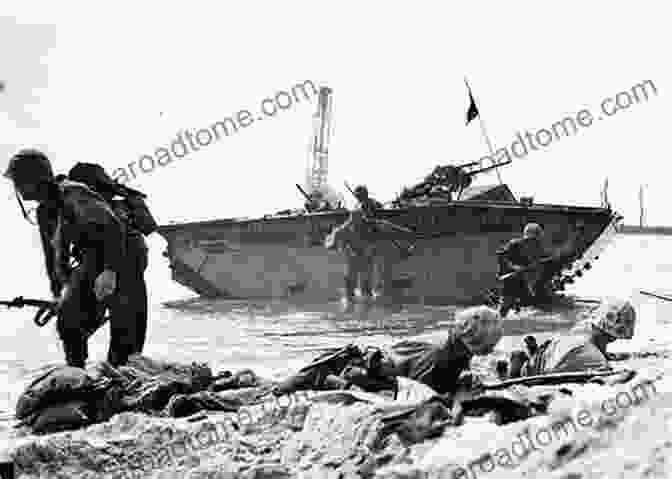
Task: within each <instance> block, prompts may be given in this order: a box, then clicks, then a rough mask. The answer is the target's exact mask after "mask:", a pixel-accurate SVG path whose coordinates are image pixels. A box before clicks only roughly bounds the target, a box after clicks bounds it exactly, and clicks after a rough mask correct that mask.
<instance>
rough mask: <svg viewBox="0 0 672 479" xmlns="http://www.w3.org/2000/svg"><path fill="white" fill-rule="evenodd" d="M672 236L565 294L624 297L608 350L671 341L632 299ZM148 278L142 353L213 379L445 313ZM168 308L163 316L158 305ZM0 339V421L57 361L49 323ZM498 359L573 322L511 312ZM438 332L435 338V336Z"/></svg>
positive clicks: (631, 243) (600, 268) (641, 240)
mask: <svg viewBox="0 0 672 479" xmlns="http://www.w3.org/2000/svg"><path fill="white" fill-rule="evenodd" d="M670 251H672V237H649V236H620V237H617V239H616V241H615V243H614V244H613V245H612V246H611V247H610V248H609V249H608V250H607V251H606V252H605V253H604V254H603V257H602V258H600V259H599V260H598V261H597V262H596V263H595V264H594V267H593V269H591V270H590V271H589V272H587V274H586V275H585V276H584V277H583V278H581V280H579V281H577V284H576V285H574V287H573V289H572V290H571V291H568V293H570V294H573V295H578V296H580V297H587V298H600V297H604V296H624V297H629V298H630V299H631V300H632V301H633V302H634V304H635V306H636V307H637V309H638V313H639V320H638V324H637V328H636V336H635V339H634V341H632V342H624V343H623V344H614V345H613V347H612V348H611V349H612V350H633V349H639V347H641V346H643V345H646V344H649V343H651V342H652V340H655V341H656V342H665V341H667V339H666V338H668V337H670V329H669V328H668V326H667V325H668V324H672V302H664V301H660V300H657V299H653V298H650V297H647V296H643V295H641V294H638V291H639V290H647V291H652V292H657V293H659V294H670V293H672V285H671V284H670V279H672V255H670ZM160 273H161V274H162V275H164V276H163V277H161V278H156V279H157V280H156V281H154V277H153V276H151V275H148V281H149V286H150V288H155V289H153V290H152V292H151V299H152V303H153V307H152V310H151V314H150V324H149V331H148V340H147V346H146V348H145V354H146V355H148V356H150V357H157V358H165V359H170V360H175V361H181V362H191V361H197V362H207V363H208V364H210V366H211V367H212V368H213V370H214V371H215V372H217V371H219V370H222V369H232V370H235V369H239V368H243V367H250V368H253V369H254V370H255V371H257V372H258V373H259V374H262V375H266V376H276V377H280V376H283V375H286V374H288V373H291V372H292V371H294V370H296V369H298V368H299V367H301V366H302V365H304V364H305V363H306V362H307V361H309V360H310V359H311V358H312V357H314V356H315V355H317V354H318V353H319V352H320V351H322V350H324V349H326V348H329V347H334V346H340V345H344V344H347V343H348V342H352V341H356V342H358V343H364V344H385V343H390V342H394V341H396V340H401V339H407V338H429V337H432V336H435V335H439V336H440V335H441V334H445V329H446V327H447V325H448V324H450V322H451V318H452V315H453V311H454V310H455V308H451V307H423V306H410V305H409V306H406V307H404V309H403V310H402V311H399V312H392V311H388V310H385V309H382V308H370V309H366V308H363V307H360V308H359V309H355V311H354V312H352V313H350V314H341V313H340V312H339V305H338V304H322V305H300V306H299V305H291V304H287V303H284V302H280V301H268V302H260V301H254V302H231V301H206V300H201V299H189V298H187V299H185V298H175V297H169V296H166V295H162V294H161V290H160V289H159V290H158V291H157V289H156V288H157V287H156V284H166V277H167V276H168V274H169V272H168V270H167V268H162V269H161V271H160ZM166 301H169V302H170V303H171V306H170V307H167V306H165V305H163V304H162V303H164V302H166ZM0 317H1V318H2V335H0V385H1V386H2V387H1V388H0V413H7V412H10V411H12V410H13V407H14V403H15V401H16V398H17V397H18V395H19V394H20V392H21V391H22V390H23V388H24V387H25V385H26V383H27V382H28V381H29V380H30V378H32V377H35V376H36V375H37V374H39V372H40V371H43V370H44V369H45V368H47V367H49V366H52V365H56V364H61V363H62V361H63V354H62V351H61V346H60V342H59V341H58V339H57V335H56V331H55V329H54V324H49V325H47V326H46V327H44V328H37V327H36V326H35V325H34V324H33V323H32V321H31V320H30V317H31V313H30V312H29V311H2V312H0ZM509 318H510V320H507V326H506V333H507V336H506V337H505V338H504V339H503V340H502V341H501V342H500V344H499V346H498V349H499V350H500V351H506V350H510V349H511V348H512V347H517V346H518V345H519V344H520V340H521V338H520V335H522V334H526V333H528V332H537V333H541V334H542V335H545V334H544V333H546V334H548V333H549V332H550V331H553V330H566V329H567V328H569V327H570V326H571V324H572V323H573V320H575V319H576V318H575V317H572V315H571V314H565V313H562V312H557V311H556V312H554V313H543V312H539V311H528V310H525V311H523V312H521V314H520V315H516V314H514V313H512V314H511V315H510V316H509ZM442 331H443V332H442ZM108 337H109V336H108V328H107V327H104V328H102V329H101V330H100V331H99V332H98V333H96V335H94V337H93V338H92V340H91V342H90V351H89V356H90V359H92V360H101V359H104V357H105V355H106V350H107V342H108Z"/></svg>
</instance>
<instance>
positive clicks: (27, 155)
mask: <svg viewBox="0 0 672 479" xmlns="http://www.w3.org/2000/svg"><path fill="white" fill-rule="evenodd" d="M3 176H4V177H5V178H9V179H11V180H13V181H14V182H15V183H24V182H26V183H29V182H30V183H38V182H39V181H40V180H44V179H51V178H53V176H54V172H53V170H52V168H51V163H50V162H49V159H48V158H47V155H45V154H44V153H42V152H41V151H39V150H34V149H24V150H21V151H19V152H18V153H16V154H15V155H14V156H13V157H12V158H11V159H10V160H9V166H7V170H6V171H5V173H4V175H3Z"/></svg>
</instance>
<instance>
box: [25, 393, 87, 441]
mask: <svg viewBox="0 0 672 479" xmlns="http://www.w3.org/2000/svg"><path fill="white" fill-rule="evenodd" d="M86 411H87V404H86V402H85V401H70V402H66V403H62V404H53V405H51V406H48V407H46V408H45V409H43V410H42V411H40V412H39V413H38V414H37V415H36V416H35V418H34V419H33V420H32V422H31V424H30V426H31V427H32V430H33V432H35V433H36V434H50V433H54V432H61V431H69V430H73V429H78V428H80V427H83V426H86V425H88V424H91V422H92V421H91V419H90V418H89V415H88V414H87V412H86Z"/></svg>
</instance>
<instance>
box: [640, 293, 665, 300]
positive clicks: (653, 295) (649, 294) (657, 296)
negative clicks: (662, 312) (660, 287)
mask: <svg viewBox="0 0 672 479" xmlns="http://www.w3.org/2000/svg"><path fill="white" fill-rule="evenodd" d="M639 294H643V295H645V296H651V297H652V298H657V299H662V300H663V301H672V298H670V297H669V296H662V295H659V294H654V293H649V292H648V291H640V292H639Z"/></svg>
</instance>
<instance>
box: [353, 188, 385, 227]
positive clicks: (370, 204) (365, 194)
mask: <svg viewBox="0 0 672 479" xmlns="http://www.w3.org/2000/svg"><path fill="white" fill-rule="evenodd" d="M354 194H355V198H357V201H358V202H359V205H358V207H359V208H360V209H361V210H362V211H363V212H364V215H365V216H366V217H367V218H368V219H373V218H374V217H375V216H376V210H378V209H380V208H382V207H383V205H382V204H381V203H380V202H379V201H376V200H374V199H373V198H371V197H370V196H369V190H368V189H367V187H366V186H364V185H359V186H358V187H357V188H355V191H354Z"/></svg>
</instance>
